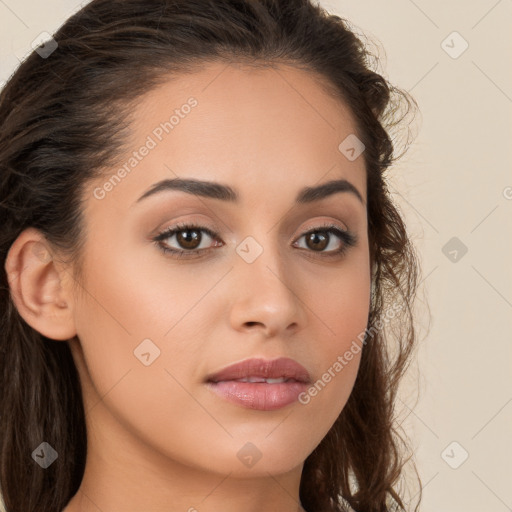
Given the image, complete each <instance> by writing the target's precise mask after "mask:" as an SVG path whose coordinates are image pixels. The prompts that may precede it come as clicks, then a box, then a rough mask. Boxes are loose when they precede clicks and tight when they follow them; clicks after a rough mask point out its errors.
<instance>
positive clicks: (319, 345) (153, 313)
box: [71, 64, 370, 478]
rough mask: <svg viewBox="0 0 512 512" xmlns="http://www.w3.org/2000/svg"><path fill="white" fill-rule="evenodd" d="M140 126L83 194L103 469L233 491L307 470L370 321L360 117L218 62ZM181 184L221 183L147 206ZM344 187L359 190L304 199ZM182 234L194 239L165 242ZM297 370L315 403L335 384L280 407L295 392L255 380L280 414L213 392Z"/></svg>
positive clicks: (306, 86)
mask: <svg viewBox="0 0 512 512" xmlns="http://www.w3.org/2000/svg"><path fill="white" fill-rule="evenodd" d="M171 116H174V117H171ZM133 120H134V121H133V125H132V128H133V137H132V139H131V140H130V142H129V150H128V151H127V152H126V154H125V155H124V157H123V158H121V160H120V163H119V165H118V166H116V167H112V168H110V169H108V170H107V171H105V174H104V176H103V177H102V178H101V179H99V180H97V181H95V182H94V183H91V184H90V185H89V187H88V189H87V193H86V196H85V201H86V203H85V204H86V208H85V211H84V215H85V224H86V237H87V238H86V244H85V248H84V267H83V276H84V278H83V282H82V286H83V290H82V292H83V293H77V294H76V295H75V297H74V303H73V315H74V322H75V327H76V333H77V339H73V340H72V341H71V347H72V350H73V356H74V358H75V360H76V362H77V365H78V368H79V371H80V375H81V379H82V384H83V387H84V395H85V396H84V399H85V409H86V411H87V421H88V427H89V429H90V432H89V433H90V438H89V451H90V454H89V457H91V460H92V458H93V457H96V459H95V460H102V461H103V462H104V463H105V464H110V465H116V464H117V465H118V466H119V468H120V470H122V473H123V474H124V473H128V472H130V471H131V469H130V468H131V467H132V466H133V461H134V460H137V461H138V463H139V464H141V465H142V466H144V468H146V469H147V470H148V471H152V472H154V473H155V474H156V468H160V469H162V468H166V469H167V470H169V471H172V470H173V469H172V468H176V467H178V465H179V466H180V467H182V468H183V467H186V468H188V469H190V470H192V469H193V470H197V471H208V472H215V473H219V474H223V475H227V474H228V473H230V474H231V476H232V477H234V478H246V477H255V476H262V475H263V476H265V475H268V473H272V474H279V473H285V472H293V471H295V472H297V473H298V474H300V470H301V468H302V463H303V462H304V460H305V459H306V457H307V456H308V455H309V454H310V453H311V452H312V450H313V449H314V448H315V447H316V446H317V445H318V444H319V443H320V441H321V440H322V438H323V437H324V436H325V435H326V434H327V432H328V431H329V429H330V428H331V426H332V424H333V423H334V421H335V419H336V418H337V416H338V415H339V414H340V412H341V410H342V409H343V407H344V405H345V403H346V401H347V399H348V397H349V395H350V392H351V390H352V387H353V384H354V381H355V378H356V374H357V371H358V367H359V360H360V355H361V354H360V351H359V350H354V346H355V343H357V346H358V347H360V346H361V342H360V341H359V339H358V335H360V333H361V332H364V330H365V328H366V325H367V319H368V312H369V301H370V267H369V252H368V238H367V216H366V176H365V166H364V161H363V156H364V155H361V156H359V157H357V158H355V157H356V156H357V154H358V152H359V147H358V146H357V145H354V141H355V140H356V139H354V133H355V125H354V123H353V119H352V117H351V115H350V114H349V112H348V110H347V109H346V108H345V107H344V106H343V105H342V104H341V103H339V102H338V101H336V100H335V99H333V98H331V97H330V96H328V95H327V94H326V93H325V92H324V90H323V89H322V88H321V87H320V85H319V84H318V81H317V79H316V78H314V77H313V75H311V74H307V73H305V72H303V71H300V70H297V69H295V68H291V67H284V66H283V67H279V68H277V69H265V70H255V69H252V68H245V67H236V66H226V65H224V64H210V65H208V66H207V67H205V68H204V70H203V71H201V72H198V73H195V74H191V75H187V76H182V77H180V78H179V79H176V80H173V81H172V82H171V81H170V82H168V83H166V84H165V85H163V86H160V87H159V88H158V89H156V90H154V91H153V92H151V93H150V94H148V95H146V96H145V97H144V98H143V99H142V101H141V103H140V104H139V105H138V106H137V110H136V111H135V112H134V113H133ZM347 137H349V139H348V140H347V141H346V142H343V141H345V139H346V138H347ZM356 142H357V141H356ZM342 143H343V144H342ZM340 144H342V146H341V149H340V148H339V146H340ZM144 148H145V149H144ZM351 148H354V151H352V150H351ZM349 157H350V158H349ZM123 169H124V170H123ZM177 178H180V179H182V180H195V181H197V182H208V183H209V184H210V185H209V187H208V188H207V187H206V186H203V187H202V188H201V189H200V188H192V187H190V186H189V187H188V191H187V190H184V189H180V188H165V187H161V188H160V190H159V191H156V192H155V191H154V192H153V193H151V194H148V191H149V190H151V189H152V187H154V186H155V184H157V183H159V182H162V181H163V180H175V179H177ZM334 180H346V182H348V184H349V185H347V184H345V185H343V184H342V186H341V187H338V188H337V189H336V190H335V191H331V193H322V191H320V192H319V193H318V194H309V195H308V197H307V199H308V200H307V201H306V200H304V201H302V202H297V198H298V197H300V196H301V194H303V190H304V188H306V187H318V186H321V185H323V184H326V183H328V182H331V181H334ZM211 184H216V185H215V188H214V187H213V186H212V185H211ZM224 187H229V191H230V192H231V191H232V192H231V193H232V194H236V197H237V199H236V200H234V199H233V196H232V195H230V194H228V193H226V192H225V190H224ZM352 188H353V189H355V191H354V190H351V189H352ZM201 190H202V191H206V190H208V191H210V192H211V193H210V192H208V193H203V192H201ZM357 193H358V194H359V195H360V196H361V197H360V198H359V197H358V194H357ZM144 195H145V197H143V196H144ZM214 196H215V197H214ZM177 224H181V225H183V224H186V225H192V226H196V227H195V228H193V229H189V230H188V231H187V230H186V229H185V230H183V228H182V231H180V232H178V233H175V234H174V235H172V234H171V235H167V237H165V236H164V235H161V233H163V232H164V231H165V230H166V229H173V228H174V227H176V225H177ZM325 226H334V228H335V229H337V230H340V231H342V232H343V231H349V232H350V233H351V234H352V235H353V236H354V237H355V238H356V242H355V244H354V245H350V244H349V243H348V242H347V240H346V239H345V238H344V237H343V235H341V236H340V235H338V234H336V232H330V233H326V232H325V230H326V229H329V227H328V228H326V227H325ZM205 230H210V231H211V232H212V233H215V235H214V236H212V235H211V234H209V231H205ZM322 230H324V231H322ZM307 233H310V234H309V235H308V234H307ZM157 237H159V241H155V238H157ZM164 248H167V249H169V252H164ZM194 249H199V251H200V252H199V253H196V254H192V255H190V254H188V255H187V254H186V253H184V254H183V255H182V256H181V257H178V256H177V255H176V253H174V252H170V251H171V250H173V251H180V250H181V251H189V252H190V251H191V250H194ZM339 249H344V251H343V252H342V253H340V252H339ZM347 351H349V352H351V353H352V357H351V358H350V360H349V358H347V357H345V356H344V355H345V354H346V353H347ZM282 357H286V358H291V359H293V360H295V361H296V362H298V363H299V364H300V365H302V366H303V367H304V368H305V369H306V370H307V371H308V372H309V375H310V385H309V386H305V388H306V389H308V388H310V387H311V386H313V385H314V383H315V382H317V381H319V380H320V381H321V382H322V383H323V384H322V385H317V388H318V389H317V392H316V393H314V392H313V393H309V392H306V393H302V395H301V397H300V398H301V399H300V400H299V399H298V397H296V398H295V399H294V400H293V401H292V402H291V403H288V404H285V405H282V404H283V403H284V402H279V398H280V397H281V398H282V397H283V396H284V397H285V398H286V397H288V398H289V393H290V391H286V390H287V389H288V390H290V389H292V390H293V389H295V388H293V387H292V386H290V385H289V384H288V385H287V384H281V385H280V386H281V387H280V388H279V389H280V390H283V391H282V395H280V393H281V391H279V393H275V392H272V390H271V389H270V387H271V386H278V385H279V384H272V383H260V384H253V385H252V387H251V388H252V389H255V388H254V386H265V388H266V389H267V390H268V395H269V396H271V395H272V396H273V395H276V394H277V395H280V396H278V397H277V398H276V397H275V396H274V398H272V397H271V398H269V400H268V401H267V402H264V400H263V398H262V397H261V396H260V395H258V394H257V395H256V398H255V397H254V396H253V395H251V394H250V393H248V394H247V393H246V392H247V390H248V389H249V386H248V385H247V384H246V385H245V386H244V385H239V384H230V385H231V386H232V387H234V389H235V394H236V393H238V396H240V395H242V396H241V399H242V400H245V401H244V402H242V403H238V402H233V401H230V400H227V399H226V398H224V397H223V396H221V395H220V394H218V393H216V392H215V391H214V390H213V389H212V387H211V385H209V384H207V382H206V380H207V378H208V376H211V375H212V374H214V373H217V372H219V371H220V370H222V369H223V368H224V367H226V366H228V365H232V364H233V363H237V362H241V361H244V360H246V359H250V358H261V359H265V360H274V359H277V358H282ZM341 359H343V361H344V363H341V362H340V361H341ZM337 362H338V364H336V363H337ZM340 365H341V367H342V368H341V370H340V369H339V368H340ZM329 371H330V374H327V376H326V372H327V373H328V372H329ZM237 386H238V387H237ZM275 389H277V388H274V390H275ZM237 390H238V391H237ZM244 393H245V394H244ZM264 393H266V392H264ZM254 407H256V408H254ZM258 407H259V408H258ZM91 434H93V435H91ZM130 461H131V462H130ZM98 467H99V466H98Z"/></svg>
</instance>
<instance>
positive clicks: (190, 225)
mask: <svg viewBox="0 0 512 512" xmlns="http://www.w3.org/2000/svg"><path fill="white" fill-rule="evenodd" d="M192 229H197V230H198V231H204V232H206V234H207V235H208V236H209V237H211V238H212V239H213V240H216V239H220V234H219V233H218V231H217V230H216V229H214V228H212V227H210V226H208V225H202V224H200V223H194V222H187V221H183V222H178V223H177V224H175V225H174V226H168V227H166V228H164V229H163V230H162V231H160V232H159V233H158V234H157V235H156V237H155V238H154V239H153V240H156V241H162V240H165V239H166V238H171V237H173V236H175V235H176V234H177V233H179V232H180V231H187V230H192ZM333 229H337V230H340V231H342V232H344V233H347V235H348V236H350V237H351V238H353V239H354V240H355V241H357V235H356V234H355V233H354V232H353V231H351V230H350V229H348V228H342V227H340V226H338V225H337V224H335V223H334V222H332V221H331V222H329V221H324V224H319V225H317V226H312V227H310V228H307V229H306V230H304V231H302V232H301V233H300V235H298V236H297V237H295V238H294V243H295V242H297V241H298V240H300V239H301V238H302V237H303V236H305V235H307V234H309V233H311V232H315V231H329V230H333ZM334 235H335V236H337V237H338V238H340V235H338V234H336V233H334ZM344 242H346V241H344ZM222 244H225V242H224V241H222ZM194 250H195V249H194ZM197 250H203V249H197ZM192 251H193V250H192V249H191V250H190V251H187V252H192Z"/></svg>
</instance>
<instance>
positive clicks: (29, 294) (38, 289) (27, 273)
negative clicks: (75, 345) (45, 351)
mask: <svg viewBox="0 0 512 512" xmlns="http://www.w3.org/2000/svg"><path fill="white" fill-rule="evenodd" d="M5 271H6V273H7V278H8V283H9V288H10V291H11V297H12V300H13V302H14V304H15V306H16V308H17V310H18V312H19V314H20V315H21V316H22V318H23V319H24V320H25V322H27V324H29V325H30V326H31V327H32V328H33V329H35V330H36V331H38V332H39V333H41V334H42V335H44V336H46V337H47V338H50V339H54V340H67V339H70V338H72V337H73V336H75V335H76V330H75V325H74V320H73V315H72V309H71V307H70V306H71V305H72V303H71V300H70V299H71V296H70V295H69V291H70V287H69V286H68V283H69V276H68V275H67V272H66V271H65V270H64V269H63V268H59V267H58V266H57V265H56V261H55V259H54V257H53V256H52V252H51V247H50V245H49V244H48V242H47V240H46V239H45V237H44V236H43V235H42V234H41V233H40V232H39V231H38V230H36V229H35V228H27V229H26V230H24V231H23V232H22V233H21V234H20V235H19V236H18V238H17V239H16V240H15V241H14V243H13V244H12V245H11V248H10V249H9V253H8V255H7V259H6V262H5Z"/></svg>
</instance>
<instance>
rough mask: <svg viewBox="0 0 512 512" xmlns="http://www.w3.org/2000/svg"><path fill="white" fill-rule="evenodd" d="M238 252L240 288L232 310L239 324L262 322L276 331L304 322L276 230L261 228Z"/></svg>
mask: <svg viewBox="0 0 512 512" xmlns="http://www.w3.org/2000/svg"><path fill="white" fill-rule="evenodd" d="M236 253H237V258H236V260H235V269H234V270H235V273H236V281H237V284H238V287H239V289H238V290H237V293H236V296H237V297H238V300H237V303H236V304H235V305H234V307H233V312H232V314H233V318H232V320H233V322H234V323H235V324H236V326H237V327H238V328H241V327H243V325H247V324H251V325H252V324H254V323H258V324H261V325H263V326H264V327H265V328H266V329H267V331H269V332H274V333H275V332H277V331H279V330H284V329H286V328H288V327H289V326H290V325H292V324H293V325H299V324H302V322H303V320H304V316H303V311H302V307H303V305H302V303H301V301H300V300H299V298H298V296H297V292H296V290H294V286H293V282H292V279H291V278H292V276H291V274H290V267H289V266H287V263H286V261H285V260H284V257H283V256H284V255H283V251H282V250H281V248H280V247H279V244H278V241H276V240H275V232H273V231H270V232H268V233H265V232H264V230H260V233H259V234H256V235H251V236H247V237H246V238H245V239H244V240H242V242H240V244H239V245H238V246H237V247H236Z"/></svg>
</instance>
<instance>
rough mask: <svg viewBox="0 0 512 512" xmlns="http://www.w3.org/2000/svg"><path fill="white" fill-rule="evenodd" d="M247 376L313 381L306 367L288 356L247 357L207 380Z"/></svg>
mask: <svg viewBox="0 0 512 512" xmlns="http://www.w3.org/2000/svg"><path fill="white" fill-rule="evenodd" d="M246 377H262V378H264V379H279V378H281V377H282V378H285V379H294V380H296V381H298V382H304V383H309V382H310V381H311V377H310V375H309V372H308V371H307V370H306V368H304V366H302V365H301V364H299V363H297V361H294V360H293V359H290V358H288V357H280V358H278V359H273V360H269V359H261V358H253V359H246V360H244V361H242V362H240V363H235V364H232V365H230V366H227V367H225V368H223V369H222V370H221V371H219V372H217V373H215V374H212V375H209V376H208V377H207V379H206V380H207V381H209V382H220V381H224V380H237V379H243V378H246Z"/></svg>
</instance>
